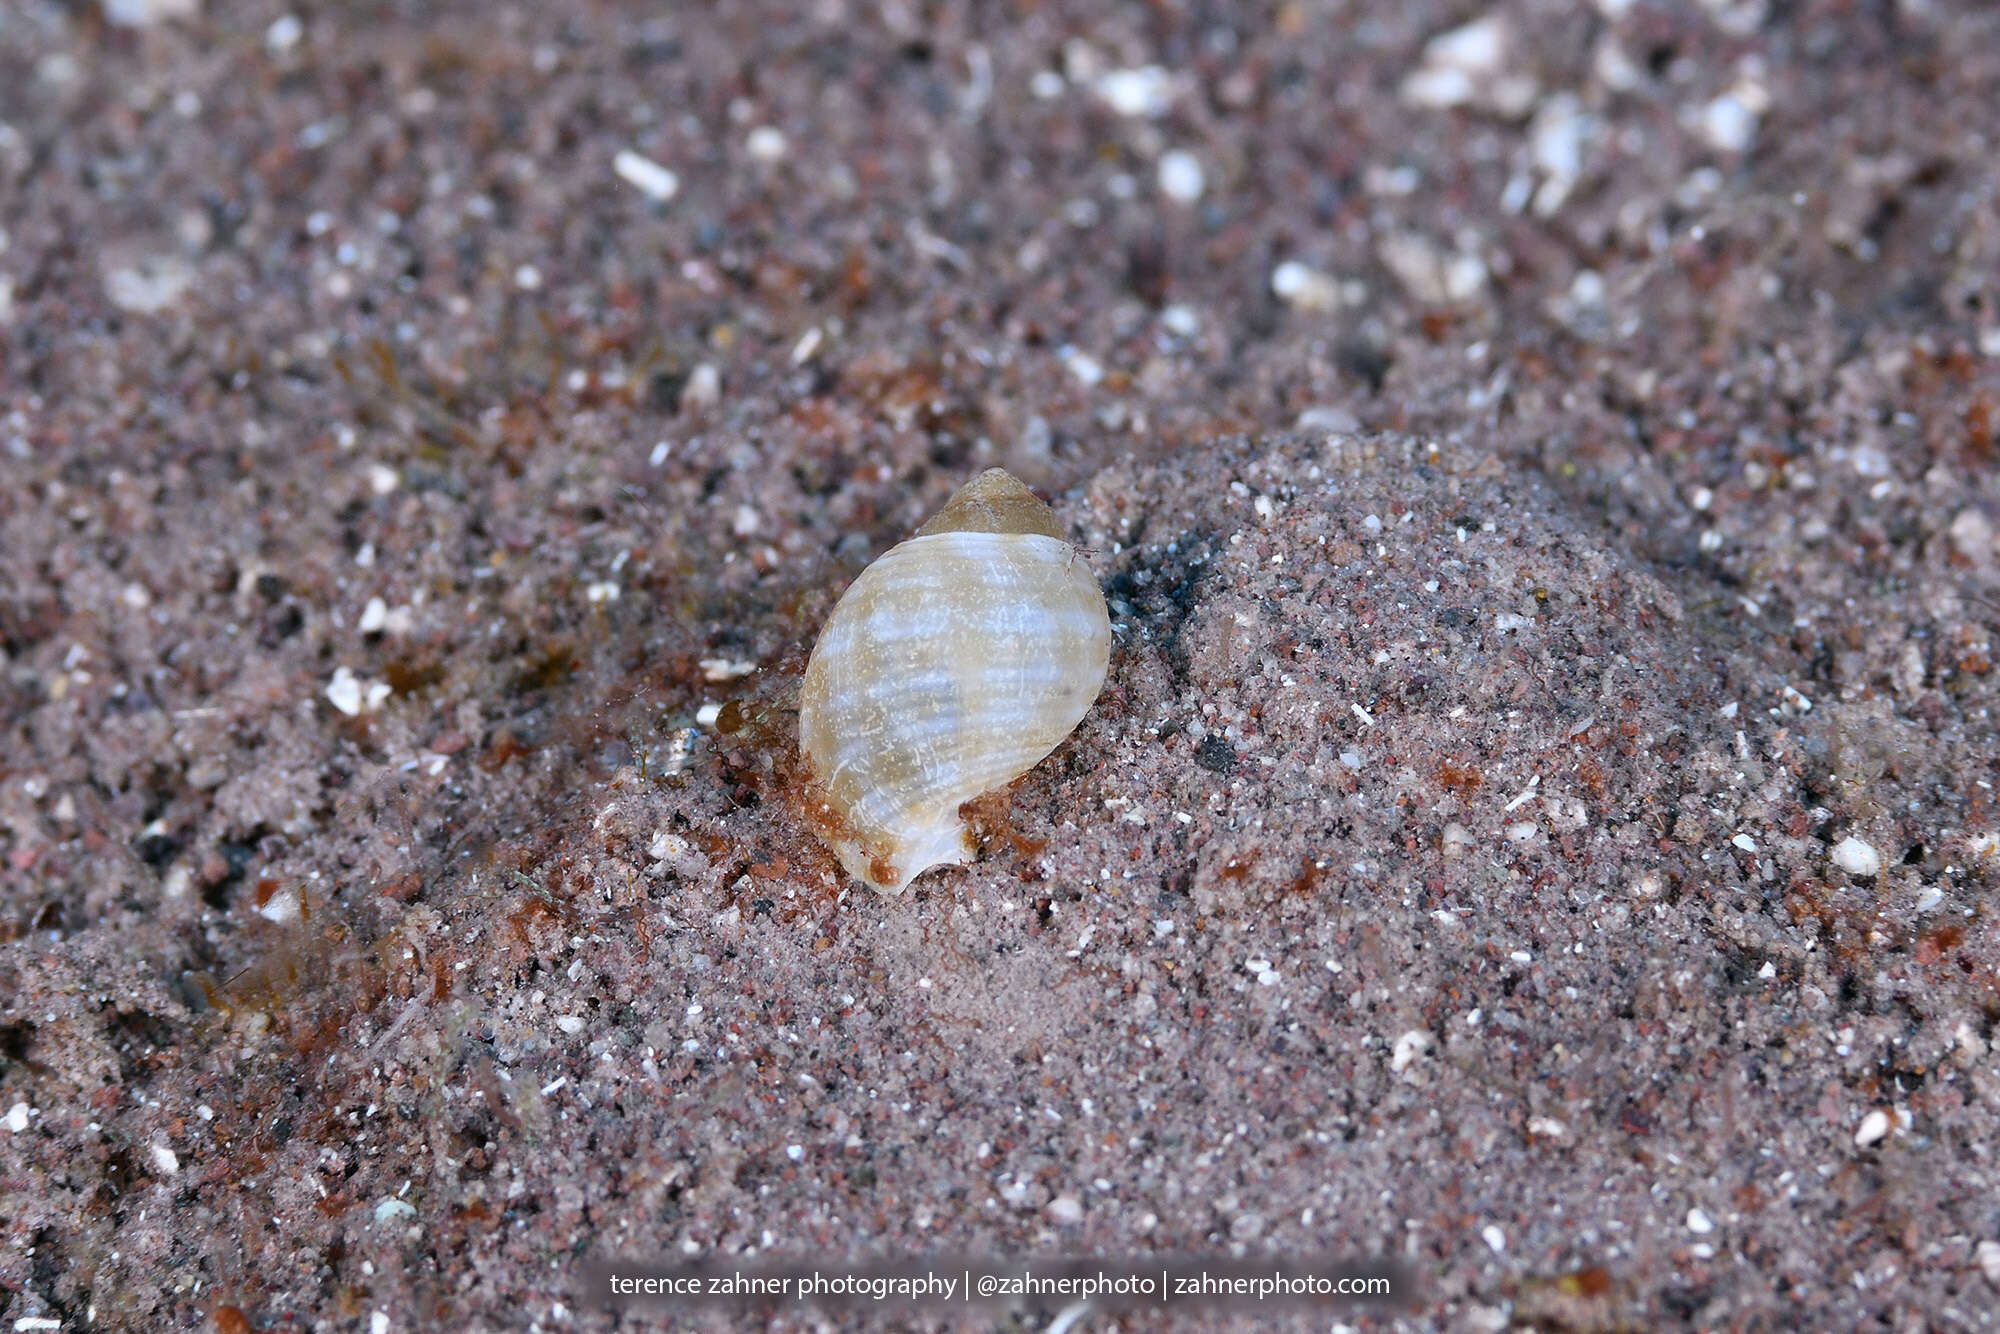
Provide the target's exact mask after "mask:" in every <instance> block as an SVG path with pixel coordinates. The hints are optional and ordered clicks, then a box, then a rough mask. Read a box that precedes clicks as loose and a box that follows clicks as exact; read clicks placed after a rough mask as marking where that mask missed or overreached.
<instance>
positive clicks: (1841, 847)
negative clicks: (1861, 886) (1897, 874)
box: [1833, 834, 1882, 880]
mask: <svg viewBox="0 0 2000 1334" xmlns="http://www.w3.org/2000/svg"><path fill="white" fill-rule="evenodd" d="M1833 864H1834V865H1835V866H1838V867H1839V868H1840V869H1841V870H1843V871H1845V872H1847V873H1848V874H1849V875H1851V876H1854V877H1856V878H1857V879H1863V880H1866V879H1869V878H1870V877H1873V876H1876V875H1880V874H1881V872H1882V854H1881V853H1879V852H1877V851H1875V848H1874V845H1872V844H1869V843H1864V842H1863V841H1861V840H1860V839H1858V838H1856V837H1854V835H1852V834H1849V835H1848V836H1847V837H1846V838H1843V839H1841V840H1840V842H1838V843H1836V844H1834V845H1833Z"/></svg>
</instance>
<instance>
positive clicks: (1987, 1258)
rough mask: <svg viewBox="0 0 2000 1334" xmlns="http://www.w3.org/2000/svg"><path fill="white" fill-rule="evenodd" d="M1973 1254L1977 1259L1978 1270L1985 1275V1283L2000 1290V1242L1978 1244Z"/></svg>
mask: <svg viewBox="0 0 2000 1334" xmlns="http://www.w3.org/2000/svg"><path fill="white" fill-rule="evenodd" d="M1975 1254H1977V1256H1978V1257H1979V1269H1980V1272H1981V1273H1983V1274H1985V1275H1986V1281H1987V1282H1988V1283H1991V1284H1992V1285H1993V1286H1994V1287H1996V1288H2000V1241H1982V1242H1980V1243H1979V1249H1978V1251H1977V1252H1975Z"/></svg>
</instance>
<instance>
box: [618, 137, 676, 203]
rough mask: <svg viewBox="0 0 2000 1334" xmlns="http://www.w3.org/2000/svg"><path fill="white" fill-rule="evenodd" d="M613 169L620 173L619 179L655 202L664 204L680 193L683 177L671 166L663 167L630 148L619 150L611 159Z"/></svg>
mask: <svg viewBox="0 0 2000 1334" xmlns="http://www.w3.org/2000/svg"><path fill="white" fill-rule="evenodd" d="M611 170H613V171H614V172H616V173H618V179H619V180H621V181H624V182H625V183H626V184H627V185H630V186H632V187H633V188H635V189H636V190H638V191H639V192H640V193H641V194H643V195H645V196H647V197H648V198H650V199H652V200H653V201H654V202H655V203H659V204H664V203H666V202H667V201H668V200H669V199H672V198H673V197H674V196H675V195H677V194H679V193H680V188H681V178H680V177H679V176H677V175H675V174H674V172H673V170H672V169H671V168H669V167H663V166H661V165H660V164H659V163H657V162H655V161H653V159H651V158H649V157H646V156H645V155H643V154H640V153H635V152H633V151H632V150H631V149H629V148H621V149H620V150H618V154H617V156H615V157H613V158H612V159H611Z"/></svg>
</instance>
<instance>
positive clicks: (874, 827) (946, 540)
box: [799, 468, 1111, 893]
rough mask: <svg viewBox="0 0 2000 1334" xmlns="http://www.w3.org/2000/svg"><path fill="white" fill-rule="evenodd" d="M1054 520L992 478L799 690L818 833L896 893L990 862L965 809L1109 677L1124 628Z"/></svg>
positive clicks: (938, 528) (809, 669)
mask: <svg viewBox="0 0 2000 1334" xmlns="http://www.w3.org/2000/svg"><path fill="white" fill-rule="evenodd" d="M1059 533H1060V530H1059V529H1058V528H1057V527H1056V523H1055V516H1054V515H1053V514H1051V513H1050V512H1049V509H1048V507H1047V506H1046V505H1044V504H1042V503H1041V502H1040V501H1039V500H1036V499H1035V497H1034V495H1033V494H1032V493H1030V492H1029V491H1028V489H1027V488H1026V487H1025V486H1023V485H1021V483H1020V482H1018V481H1016V480H1015V479H1014V478H1013V477H1012V476H1010V475H1008V474H1007V473H1006V472H1004V471H1002V470H1001V469H998V468H994V469H990V470H989V471H987V472H985V473H982V474H981V475H980V476H978V477H976V478H974V479H973V480H972V481H971V482H969V483H967V484H966V485H965V486H964V487H963V488H961V489H960V490H959V492H958V493H957V494H956V495H954V496H953V497H952V498H951V501H950V502H949V503H948V504H947V505H946V506H945V507H944V509H943V510H942V511H940V512H939V514H938V515H937V517H936V518H934V519H932V520H931V521H930V522H929V523H927V524H925V525H924V527H923V528H922V529H920V530H919V531H918V534H917V536H915V537H913V538H911V539H910V540H909V541H907V542H904V543H901V544H900V545H898V546H896V547H894V548H892V549H891V550H890V551H888V552H887V553H886V554H884V555H883V556H882V557H881V559H879V560H877V561H876V562H875V563H874V564H872V565H870V566H869V567H868V568H867V569H865V570H863V571H862V572H861V575H860V577H859V578H857V579H856V580H855V581H854V583H853V584H852V585H851V586H850V587H849V588H848V590H847V592H846V593H845V594H844V595H842V597H841V599H840V602H839V603H838V604H837V605H836V606H835V607H834V609H833V614H832V615H831V616H830V617H828V619H827V623H826V628H825V629H824V630H822V631H821V632H820V637H819V642H818V643H817V644H816V645H814V647H813V652H812V658H811V661H810V662H808V663H807V665H806V675H805V682H804V684H803V686H802V687H801V689H800V695H799V745H800V749H801V751H802V752H803V753H804V757H805V761H806V766H807V769H808V770H809V773H808V781H809V783H810V785H811V787H810V798H809V801H810V810H809V813H810V814H811V815H812V816H813V818H814V821H815V824H816V825H817V830H816V832H818V833H819V835H820V837H821V838H822V840H823V841H825V843H826V844H827V846H828V847H830V848H831V849H832V850H833V852H834V854H835V855H836V856H838V857H839V858H840V863H841V865H842V866H844V867H846V868H847V870H848V872H849V873H850V874H851V875H853V876H854V877H855V878H856V879H859V880H864V881H866V882H868V883H869V884H871V885H873V886H875V887H876V888H877V889H881V890H886V891H888V892H891V893H895V892H899V891H901V890H903V889H904V888H906V887H907V886H908V885H909V883H910V881H911V880H913V879H915V878H916V877H917V876H918V875H921V874H922V873H923V872H924V871H925V870H927V869H928V868H930V867H933V866H955V865H961V864H963V863H965V862H969V861H971V860H972V859H973V857H974V856H975V854H976V851H977V850H976V848H975V847H974V846H973V843H972V839H971V835H970V833H969V831H968V830H967V829H966V827H965V822H964V820H963V819H962V818H961V817H960V815H959V812H958V808H959V807H960V806H961V805H962V804H963V803H965V802H967V801H970V800H971V799H972V798H974V797H977V796H979V795H980V794H982V793H986V792H991V791H994V790H995V789H997V788H1002V787H1005V786H1006V785H1007V784H1008V783H1011V782H1013V781H1014V780H1015V779H1016V778H1018V777H1020V776H1021V775H1022V774H1024V773H1026V772H1027V771H1028V770H1029V769H1032V768H1033V767H1034V766H1035V765H1036V764H1037V763H1039V762H1040V761H1041V760H1042V758H1043V757H1044V756H1046V755H1047V754H1048V753H1049V752H1050V751H1052V750H1054V749H1055V748H1056V747H1057V746H1059V745H1061V744H1062V742H1063V739H1064V738H1065V737H1067V736H1068V735H1069V734H1070V732H1071V731H1073V730H1074V729H1075V727H1076V725H1077V724H1078V723H1079V722H1081V721H1082V720H1083V715H1084V714H1085V713H1087V712H1089V710H1090V706H1091V703H1092V702H1093V701H1094V700H1095V699H1096V698H1097V692H1098V690H1099V689H1100V688H1101V687H1102V686H1103V684H1104V673H1105V668H1106V666H1107V664H1108V662H1109V659H1110V651H1111V622H1110V617H1109V616H1108V614H1107V613H1106V610H1105V605H1104V595H1103V594H1102V593H1101V592H1099V591H1098V588H1097V581H1096V579H1095V577H1094V576H1093V575H1092V574H1091V572H1090V567H1089V565H1088V564H1087V563H1085V561H1084V560H1083V558H1082V557H1081V556H1080V555H1078V554H1077V552H1076V550H1075V548H1073V547H1071V546H1070V545H1069V543H1067V542H1065V541H1063V540H1062V538H1061V536H1060V535H1059Z"/></svg>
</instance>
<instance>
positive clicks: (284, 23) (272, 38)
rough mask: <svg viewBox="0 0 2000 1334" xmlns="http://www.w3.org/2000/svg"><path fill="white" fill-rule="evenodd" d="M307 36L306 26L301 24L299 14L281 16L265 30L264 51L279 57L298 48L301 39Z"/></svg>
mask: <svg viewBox="0 0 2000 1334" xmlns="http://www.w3.org/2000/svg"><path fill="white" fill-rule="evenodd" d="M305 35H306V25H305V24H303V23H301V22H299V16H298V15H297V14H285V15H281V16H280V17H278V18H276V19H274V20H272V23H271V26H270V27H268V28H266V29H264V49H265V50H266V51H269V52H270V53H271V54H272V55H278V54H280V53H282V52H285V51H289V50H291V49H292V48H293V47H295V46H297V45H298V44H299V39H300V38H301V37H304V36H305Z"/></svg>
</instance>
